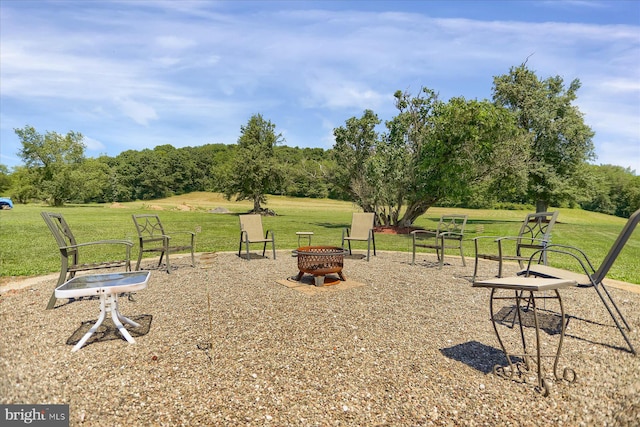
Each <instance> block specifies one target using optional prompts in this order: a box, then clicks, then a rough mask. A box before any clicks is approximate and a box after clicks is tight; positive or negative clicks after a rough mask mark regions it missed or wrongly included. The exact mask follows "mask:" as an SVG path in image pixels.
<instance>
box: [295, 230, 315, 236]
mask: <svg viewBox="0 0 640 427" xmlns="http://www.w3.org/2000/svg"><path fill="white" fill-rule="evenodd" d="M296 234H298V235H300V236H311V235H313V231H296Z"/></svg>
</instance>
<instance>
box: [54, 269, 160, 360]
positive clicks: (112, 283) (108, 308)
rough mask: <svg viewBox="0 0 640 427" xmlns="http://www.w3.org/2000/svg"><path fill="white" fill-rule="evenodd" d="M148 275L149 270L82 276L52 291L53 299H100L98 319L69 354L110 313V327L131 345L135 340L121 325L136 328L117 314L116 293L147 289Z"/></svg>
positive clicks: (86, 339) (91, 333) (86, 338)
mask: <svg viewBox="0 0 640 427" xmlns="http://www.w3.org/2000/svg"><path fill="white" fill-rule="evenodd" d="M150 275H151V273H150V272H149V271H127V272H124V273H111V274H91V275H86V276H76V277H74V278H73V279H71V280H69V281H68V282H65V283H64V284H62V285H60V286H59V287H57V288H56V290H55V296H56V298H77V297H84V296H92V295H99V296H100V316H99V317H98V320H97V321H96V323H95V324H94V325H93V326H92V327H91V329H89V331H88V332H87V333H86V334H84V336H83V337H82V338H81V339H80V341H78V343H77V344H76V345H75V346H74V347H73V349H72V350H71V351H74V352H75V351H78V350H80V349H81V348H82V346H83V345H85V343H86V342H87V341H88V340H89V338H91V335H93V334H94V333H95V332H96V331H97V330H98V328H99V327H100V325H102V322H104V319H105V318H106V317H107V313H108V312H111V319H112V320H113V324H114V325H115V326H116V328H118V331H119V332H120V334H121V335H122V336H123V337H124V338H125V339H126V340H127V341H128V342H129V343H130V344H135V342H136V341H135V340H134V339H133V337H132V336H131V334H130V333H129V331H127V329H126V328H125V327H124V325H123V324H122V323H123V322H124V323H127V324H129V325H131V326H133V327H134V328H137V327H140V325H139V324H137V323H136V322H134V321H133V320H131V319H129V318H127V317H124V316H123V315H121V314H120V312H119V311H118V294H119V293H126V292H135V291H139V290H142V289H144V288H146V287H147V282H148V281H149V277H150Z"/></svg>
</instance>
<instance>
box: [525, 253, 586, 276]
mask: <svg viewBox="0 0 640 427" xmlns="http://www.w3.org/2000/svg"><path fill="white" fill-rule="evenodd" d="M541 253H546V254H549V253H556V254H562V255H567V256H570V257H572V258H574V259H575V260H576V261H577V262H578V264H580V267H581V268H582V271H583V272H584V273H585V274H586V275H587V276H588V277H589V280H591V281H593V277H592V276H593V274H594V273H595V272H596V269H595V268H594V267H593V264H592V263H591V260H589V257H588V256H587V254H586V253H585V252H584V251H583V250H581V249H579V248H577V247H575V246H569V245H561V244H553V245H548V246H547V247H546V248H544V249H539V250H537V251H535V252H534V253H533V254H531V256H530V257H529V261H528V262H527V268H526V269H525V270H523V271H524V273H523V274H526V275H528V273H529V270H530V269H531V265H532V264H533V259H534V258H536V256H539V255H540V254H541Z"/></svg>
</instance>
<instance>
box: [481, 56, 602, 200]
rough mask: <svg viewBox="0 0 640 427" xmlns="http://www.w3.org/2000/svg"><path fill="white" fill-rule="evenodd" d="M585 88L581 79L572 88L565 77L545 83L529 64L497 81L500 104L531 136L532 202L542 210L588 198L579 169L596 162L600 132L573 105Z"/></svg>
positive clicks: (530, 184) (529, 186)
mask: <svg viewBox="0 0 640 427" xmlns="http://www.w3.org/2000/svg"><path fill="white" fill-rule="evenodd" d="M579 88H580V81H579V80H578V79H575V80H573V81H572V82H571V84H570V85H569V87H568V88H566V89H565V87H564V82H563V79H562V78H561V77H559V76H555V77H549V78H547V79H545V80H542V81H541V80H539V79H538V77H537V76H536V74H535V73H534V72H533V71H531V70H529V69H528V68H527V67H526V65H525V64H522V65H520V66H518V67H512V68H511V70H510V72H509V74H507V75H502V76H498V77H494V85H493V99H494V101H495V102H496V104H497V105H500V106H504V107H507V108H509V109H510V110H511V111H512V112H513V113H514V114H515V115H516V117H517V120H518V125H519V126H520V128H521V129H523V130H524V131H525V132H527V133H528V134H529V135H530V136H531V139H530V141H531V150H530V153H529V154H530V159H529V164H528V171H527V173H528V181H529V183H528V197H529V198H530V200H531V201H536V203H537V204H538V206H539V209H538V210H546V206H548V205H550V204H555V205H559V204H562V203H565V202H569V203H575V202H576V201H577V200H578V199H580V198H581V197H582V196H583V194H582V190H583V187H582V186H580V182H579V178H580V177H579V168H580V167H581V166H582V165H583V164H585V163H586V162H587V161H588V160H591V159H593V158H594V152H593V142H592V138H593V135H594V133H593V131H592V130H591V128H590V127H589V126H587V125H586V124H585V123H584V120H583V116H582V113H581V112H580V110H579V109H578V107H576V106H575V105H572V103H573V102H574V101H575V100H576V98H577V95H576V93H577V91H578V89H579Z"/></svg>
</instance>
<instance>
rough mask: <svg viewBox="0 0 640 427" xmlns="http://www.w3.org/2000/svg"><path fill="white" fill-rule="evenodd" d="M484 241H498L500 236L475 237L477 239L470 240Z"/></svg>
mask: <svg viewBox="0 0 640 427" xmlns="http://www.w3.org/2000/svg"><path fill="white" fill-rule="evenodd" d="M484 239H493V240H494V241H496V242H497V241H498V239H500V236H477V237H473V238H472V239H471V240H484Z"/></svg>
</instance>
